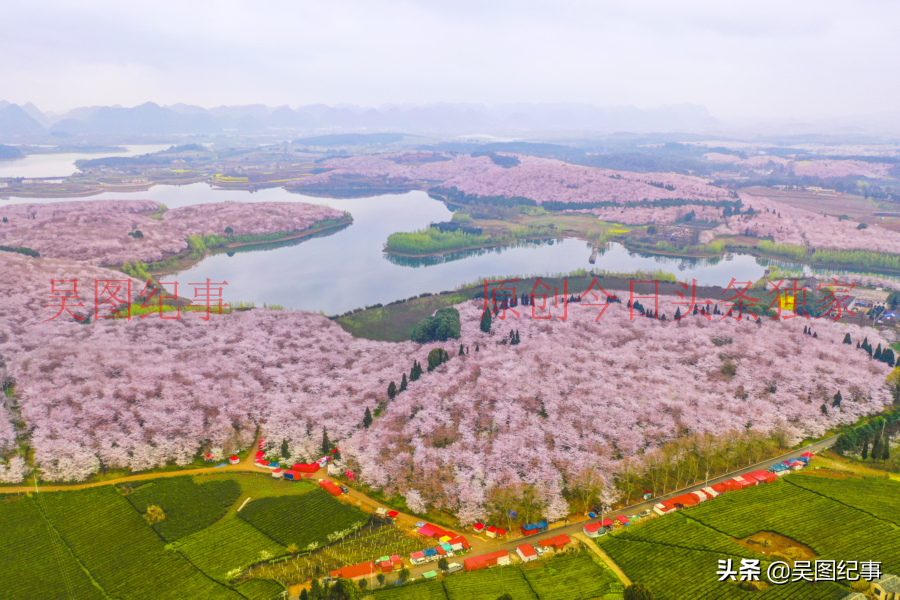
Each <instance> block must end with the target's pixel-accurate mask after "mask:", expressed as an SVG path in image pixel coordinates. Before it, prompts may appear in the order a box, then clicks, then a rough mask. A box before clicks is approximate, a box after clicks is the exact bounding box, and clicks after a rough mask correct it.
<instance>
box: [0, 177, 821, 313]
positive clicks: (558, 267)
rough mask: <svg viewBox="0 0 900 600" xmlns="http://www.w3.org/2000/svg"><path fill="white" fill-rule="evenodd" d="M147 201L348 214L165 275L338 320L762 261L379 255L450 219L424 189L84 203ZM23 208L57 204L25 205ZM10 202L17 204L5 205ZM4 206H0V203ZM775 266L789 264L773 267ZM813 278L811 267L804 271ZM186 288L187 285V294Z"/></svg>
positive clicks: (727, 272) (540, 253)
mask: <svg viewBox="0 0 900 600" xmlns="http://www.w3.org/2000/svg"><path fill="white" fill-rule="evenodd" d="M112 198H115V199H123V198H124V199H152V200H156V201H158V202H160V203H162V204H165V205H167V206H168V207H169V208H176V207H179V206H188V205H191V204H203V203H209V202H222V201H225V200H231V201H238V202H310V203H314V204H322V205H326V206H330V207H333V208H336V209H338V210H345V211H349V212H350V213H351V214H352V215H353V218H354V222H353V224H352V225H350V226H349V227H346V228H344V229H342V230H340V231H337V232H335V233H333V234H330V235H325V236H320V237H316V238H313V239H309V240H306V241H302V242H299V243H298V242H296V241H294V242H286V243H281V244H261V245H259V246H252V247H247V248H243V249H239V250H237V251H235V252H230V253H225V252H219V253H215V254H213V255H211V256H209V257H207V258H206V259H204V260H203V261H202V262H200V263H198V264H197V265H195V266H194V267H192V268H190V269H187V270H185V271H183V272H181V273H179V274H178V275H175V276H172V277H169V278H166V279H167V280H170V281H171V280H177V281H178V282H179V283H181V284H182V285H185V284H187V283H196V282H202V281H205V280H206V278H209V279H210V280H212V281H213V282H222V281H227V282H228V285H227V286H226V287H225V296H226V299H227V301H229V302H237V301H243V302H255V303H256V305H257V306H262V304H263V303H264V302H265V303H269V304H280V305H282V306H285V307H292V308H298V309H305V310H315V311H319V310H321V311H324V312H325V313H326V314H329V315H332V314H338V313H342V312H345V311H347V310H351V309H354V308H359V307H362V306H367V305H372V304H377V303H382V304H386V303H388V302H391V301H393V300H398V299H402V298H408V297H410V296H413V295H418V294H422V293H425V292H431V293H435V292H441V291H444V290H451V289H454V288H456V287H457V286H459V285H462V284H464V283H470V282H473V281H476V280H477V279H479V278H480V277H492V276H498V277H499V276H506V275H530V274H545V273H561V272H570V271H573V270H575V269H587V270H590V269H594V270H596V271H600V270H606V271H614V272H630V271H635V270H638V269H642V270H644V271H655V270H662V271H665V272H668V273H674V274H675V276H676V277H677V278H678V279H679V280H685V279H696V280H697V282H698V283H699V284H701V285H721V286H725V285H727V284H728V283H729V282H730V281H731V279H732V278H734V279H736V280H737V281H749V280H756V279H759V278H760V277H761V276H762V274H763V272H764V271H765V267H764V266H763V265H764V264H766V261H761V260H757V259H756V258H755V257H753V256H751V255H747V254H727V255H725V257H723V258H719V259H712V260H707V259H683V258H672V257H664V256H653V255H642V254H638V253H635V252H631V251H629V250H627V249H626V248H624V247H623V246H622V245H620V244H616V243H611V244H609V245H608V247H607V249H606V250H605V251H604V252H602V253H601V254H600V255H599V256H598V257H597V260H596V263H595V264H593V265H591V264H590V263H589V262H588V259H589V257H590V255H591V248H590V246H589V245H588V244H586V243H585V242H584V241H583V240H577V239H564V240H552V241H545V242H538V243H519V244H513V245H511V246H508V247H500V248H492V249H484V250H478V251H469V252H460V253H454V254H452V255H449V256H445V257H441V258H439V259H437V260H435V259H430V260H410V259H398V258H396V257H392V256H389V255H387V254H385V253H383V252H382V248H383V245H384V242H385V241H386V240H387V237H388V235H390V234H391V233H394V232H396V231H411V230H415V229H421V228H423V227H427V226H428V224H429V223H431V222H436V221H446V220H449V219H450V216H451V214H452V213H451V212H450V211H449V210H448V209H447V207H446V206H445V205H444V204H443V203H442V202H439V201H437V200H434V199H432V198H430V197H429V196H428V194H426V193H425V192H422V191H414V192H408V193H405V194H397V195H383V196H376V197H371V198H354V199H333V198H313V197H309V196H302V195H299V194H291V193H289V192H287V191H285V190H284V189H281V188H271V189H266V190H260V191H257V192H252V193H251V192H247V191H239V190H227V191H226V190H216V189H213V188H211V187H210V186H209V185H208V184H206V183H195V184H190V185H184V186H154V187H152V188H151V189H150V190H148V191H146V192H139V193H134V194H124V193H122V192H116V193H106V194H100V195H97V196H91V197H89V198H81V199H73V200H98V199H112ZM24 201H25V202H58V201H59V199H37V200H35V199H28V200H24ZM6 202H9V203H10V204H13V203H17V202H21V201H18V200H16V201H6ZM6 202H3V203H0V206H2V205H3V204H5V203H6ZM779 264H781V266H785V267H792V266H793V267H794V268H795V269H800V268H801V267H798V266H796V265H790V264H786V263H779ZM804 270H805V271H806V272H811V270H810V269H809V268H805V269H804ZM187 289H190V288H187Z"/></svg>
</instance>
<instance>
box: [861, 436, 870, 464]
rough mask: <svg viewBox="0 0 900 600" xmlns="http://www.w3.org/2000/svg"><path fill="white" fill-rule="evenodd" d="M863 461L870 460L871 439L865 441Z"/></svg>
mask: <svg viewBox="0 0 900 600" xmlns="http://www.w3.org/2000/svg"><path fill="white" fill-rule="evenodd" d="M862 457H863V460H866V459H867V458H869V438H868V437H866V439H865V441H863V451H862Z"/></svg>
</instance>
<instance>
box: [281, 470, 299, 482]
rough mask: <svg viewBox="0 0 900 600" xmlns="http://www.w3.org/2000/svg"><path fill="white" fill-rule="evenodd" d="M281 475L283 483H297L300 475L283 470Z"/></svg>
mask: <svg viewBox="0 0 900 600" xmlns="http://www.w3.org/2000/svg"><path fill="white" fill-rule="evenodd" d="M282 474H283V475H284V479H285V481H297V480H298V479H300V474H299V473H296V472H294V471H291V470H290V469H284V470H283V471H282Z"/></svg>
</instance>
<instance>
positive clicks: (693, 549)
mask: <svg viewBox="0 0 900 600" xmlns="http://www.w3.org/2000/svg"><path fill="white" fill-rule="evenodd" d="M827 474H829V475H833V473H832V472H828V473H827ZM898 491H900V483H897V482H894V481H890V480H887V479H878V480H875V479H872V478H862V477H848V478H845V479H841V478H834V477H823V476H817V475H815V471H810V472H808V473H803V474H794V475H790V476H788V477H786V478H783V479H780V480H778V481H776V482H773V483H770V484H766V485H759V486H756V487H753V488H750V489H748V490H743V491H740V492H729V493H726V494H725V495H723V496H722V497H720V498H716V499H715V500H713V501H711V502H705V503H703V504H700V505H698V506H695V507H692V508H689V509H687V510H685V511H682V512H679V513H677V514H675V515H667V516H664V517H661V518H659V519H653V520H651V521H649V522H648V523H646V524H644V525H638V526H632V527H629V528H626V529H625V530H624V531H623V532H621V533H618V534H615V535H610V536H605V537H604V538H602V539H601V540H600V541H599V543H600V545H601V546H602V547H603V549H604V550H605V551H606V552H607V553H608V554H609V555H610V557H612V559H613V560H614V561H616V563H618V564H619V566H620V567H622V569H623V570H624V571H625V573H626V574H627V575H628V577H630V578H631V579H632V580H633V581H640V582H641V583H644V584H646V585H648V586H649V587H650V589H651V590H652V591H653V592H654V593H655V594H656V596H657V597H658V598H660V599H661V600H678V599H680V598H687V597H692V598H707V597H716V598H741V597H744V596H745V595H746V592H745V591H743V590H740V589H738V588H737V586H736V584H734V583H733V582H727V581H726V582H718V581H717V577H716V576H715V572H716V568H717V566H716V565H717V562H716V561H717V560H719V559H726V558H731V559H733V560H734V561H735V564H738V563H739V562H740V559H741V558H748V557H753V558H758V559H760V561H761V563H762V564H763V566H764V567H763V572H765V565H766V564H768V562H769V561H771V560H773V559H778V560H784V558H783V557H782V556H780V555H775V554H774V547H771V548H770V547H769V546H765V545H754V544H748V543H747V542H746V541H744V542H743V543H744V544H747V546H746V547H745V546H743V545H740V544H738V543H736V542H735V541H733V540H734V539H737V540H745V539H746V538H748V537H750V536H751V535H754V534H764V536H765V535H767V536H770V537H773V538H774V537H776V536H775V535H772V534H777V536H778V537H780V538H781V539H783V540H786V541H787V542H789V543H790V544H792V545H794V546H796V550H797V551H802V550H804V548H803V547H804V546H805V547H806V548H808V550H809V551H811V552H812V553H814V554H815V555H816V556H817V557H818V558H819V559H821V560H834V561H842V560H843V561H870V560H871V561H879V562H881V563H882V572H887V573H893V572H896V571H897V570H898V569H900V530H898V529H897V526H896V525H895V523H894V521H895V520H896V518H897V516H896V515H897V513H898V509H900V495H898V493H897V492H898ZM766 548H770V549H768V550H767V549H766ZM757 549H758V551H757ZM675 563H677V564H678V568H677V569H673V568H671V566H672V565H673V564H675ZM844 583H846V582H844ZM847 591H848V590H847V588H845V587H841V586H839V585H835V584H831V583H827V582H818V583H817V584H815V585H812V584H808V583H805V582H797V583H791V584H789V585H780V586H771V587H769V588H767V589H765V590H763V591H761V592H757V594H758V595H759V596H760V597H763V598H814V599H819V598H822V599H826V598H842V597H843V596H844V595H846V593H847Z"/></svg>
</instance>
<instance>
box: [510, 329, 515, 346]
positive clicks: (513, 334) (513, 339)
mask: <svg viewBox="0 0 900 600" xmlns="http://www.w3.org/2000/svg"><path fill="white" fill-rule="evenodd" d="M509 345H510V346H515V345H516V333H515V332H514V331H513V330H512V329H510V330H509Z"/></svg>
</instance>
